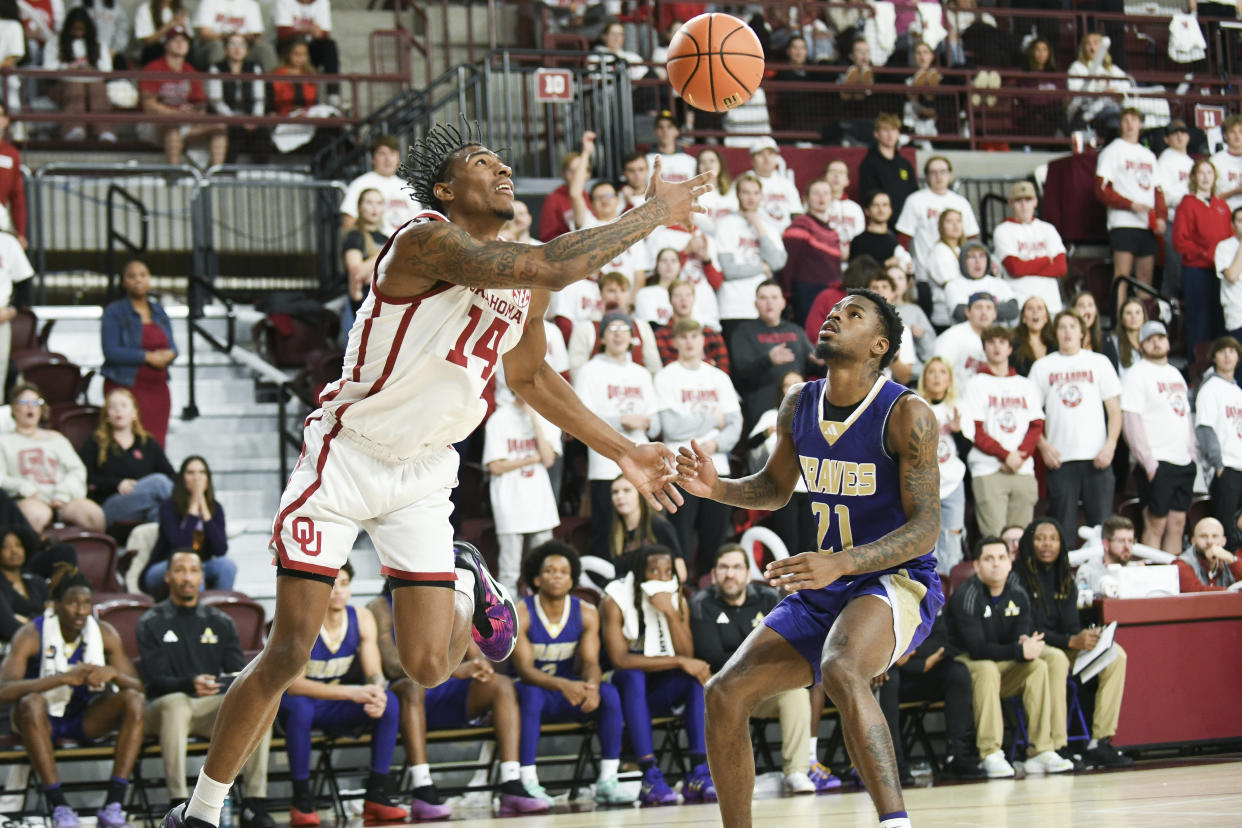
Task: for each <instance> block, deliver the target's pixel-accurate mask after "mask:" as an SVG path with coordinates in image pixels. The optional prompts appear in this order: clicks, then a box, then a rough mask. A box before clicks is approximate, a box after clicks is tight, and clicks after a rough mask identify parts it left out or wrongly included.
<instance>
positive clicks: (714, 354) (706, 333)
mask: <svg viewBox="0 0 1242 828" xmlns="http://www.w3.org/2000/svg"><path fill="white" fill-rule="evenodd" d="M704 290H707V288H704ZM694 291H695V287H694V285H692V284H691V283H690V282H688V281H686V280H685V279H674V280H673V281H672V282H670V283H669V286H668V302H669V304H670V305H672V306H673V318H672V319H671V320H669V323H668V324H667V325H661V326H660V327H658V328H656V329H655V340H656V347H657V348H659V349H660V362H661V363H662V364H664V365H668V364H669V363H670V362H676V361H677V349H676V348H675V347H673V326H674V325H676V324H677V323H678V321H680V320H682V319H694ZM696 321H699V322H700V323H701V320H696ZM703 361H704V362H706V363H707V364H708V365H711V366H713V367H715V368H719V369H720V370H721V371H724V372H725V373H726V374H727V373H729V350H728V348H727V347H726V346H725V341H724V337H723V336H721V335H720V331H717V330H713V329H711V328H704V329H703Z"/></svg>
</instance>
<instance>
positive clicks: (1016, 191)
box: [1009, 181, 1038, 201]
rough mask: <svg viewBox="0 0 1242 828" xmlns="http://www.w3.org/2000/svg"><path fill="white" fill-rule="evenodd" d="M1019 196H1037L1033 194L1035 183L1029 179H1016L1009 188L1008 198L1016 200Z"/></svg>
mask: <svg viewBox="0 0 1242 828" xmlns="http://www.w3.org/2000/svg"><path fill="white" fill-rule="evenodd" d="M1020 198H1038V196H1037V195H1036V194H1035V185H1034V184H1032V183H1031V182H1029V181H1018V182H1016V183H1014V185H1013V186H1012V187H1010V188H1009V200H1010V201H1017V200H1018V199H1020Z"/></svg>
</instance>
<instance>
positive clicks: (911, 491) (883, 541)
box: [842, 398, 940, 574]
mask: <svg viewBox="0 0 1242 828" xmlns="http://www.w3.org/2000/svg"><path fill="white" fill-rule="evenodd" d="M903 405H904V406H905V407H906V408H908V409H909V413H910V416H909V420H910V423H909V434H908V436H907V440H906V445H905V446H904V448H899V450H898V452H899V458H898V462H899V468H900V472H901V500H902V503H903V504H904V505H905V507H906V523H905V525H903V526H901V527H899V528H897V529H895V530H893V531H892V532H889V533H888V534H887V535H885V536H884V537H882V538H880V539H879V540H877V541H874V542H873V543H868V544H864V545H862V546H855V547H854V548H853V549H850V550H849V551H847V552H844V553H842V554H845V555H848V560H849V571H850V573H851V574H859V573H862V572H876V571H878V570H881V569H886V568H888V567H890V566H896V565H897V564H900V563H904V562H906V561H908V560H910V559H911V558H915V557H918V556H919V555H922V554H923V553H924V552H927V551H928V550H930V549H931V548H932V547H933V546H934V545H935V542H936V538H937V536H938V535H939V534H940V463H939V460H938V459H937V456H936V447H937V443H938V441H939V435H940V427H939V425H938V424H937V422H936V415H935V414H933V413H932V410H931V408H930V407H928V406H927V405H925V404H924V403H923V402H922V401H920V400H915V399H913V398H912V399H911V400H910V401H908V402H905V403H903ZM900 419H903V420H904V419H906V418H905V417H902V418H900ZM892 422H893V420H892V419H890V420H889V423H890V426H889V427H890V428H892V425H891V424H892ZM899 439H900V438H895V439H894V440H893V442H895V443H898V445H900V443H899Z"/></svg>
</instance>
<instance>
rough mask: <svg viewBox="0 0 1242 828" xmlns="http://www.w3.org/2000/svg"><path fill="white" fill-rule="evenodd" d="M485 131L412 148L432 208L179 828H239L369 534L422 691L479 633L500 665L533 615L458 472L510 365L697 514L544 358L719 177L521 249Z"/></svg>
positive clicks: (276, 543)
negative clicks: (233, 813) (232, 827)
mask: <svg viewBox="0 0 1242 828" xmlns="http://www.w3.org/2000/svg"><path fill="white" fill-rule="evenodd" d="M476 132H477V130H476V129H471V128H469V127H467V128H466V129H465V130H464V134H463V131H459V130H457V129H455V128H451V127H443V126H436V127H433V128H432V129H430V130H429V131H428V133H427V135H426V136H425V137H424V138H423V139H421V140H420V141H418V142H417V143H416V144H415V145H414V146H413V148H412V149H411V151H410V156H409V159H408V162H407V164H406V166H405V167H404V168H403V173H404V175H405V177H406V180H407V181H409V182H410V185H411V190H412V193H413V196H414V198H416V199H417V200H418V201H419V202H420V203H421V204H423V205H425V206H426V207H427V208H428V209H425V210H424V211H423V212H421V213H419V215H417V216H416V217H415V218H413V219H411V220H410V221H409V222H407V223H406V224H404V225H403V226H402V227H400V228H398V230H397V231H396V233H394V234H393V236H392V237H391V238H390V239H389V240H388V243H387V244H386V245H385V246H384V249H383V250H382V251H381V252H380V254H379V256H378V258H377V260H376V264H375V273H374V276H373V278H372V283H371V292H370V295H369V296H368V297H367V299H366V300H365V301H364V302H363V304H362V307H361V308H359V309H358V315H357V319H356V321H355V323H354V326H353V328H352V329H350V333H349V345H348V347H347V348H346V351H345V364H344V371H343V373H342V376H341V379H340V380H338V381H337V382H335V383H333V384H332V385H330V386H328V387H327V388H325V389H324V392H323V394H322V395H321V396H320V399H319V406H320V407H319V409H318V410H317V411H316V412H314V413H313V414H312V415H311V416H310V417H308V418H307V421H306V427H305V436H304V442H303V450H302V456H301V458H300V459H299V460H298V465H297V466H296V467H295V468H294V470H293V473H292V475H290V478H289V483H288V484H287V486H286V488H285V493H284V495H283V496H282V497H281V501H280V511H279V513H278V514H277V516H276V520H275V522H274V526H273V532H272V542H271V550H272V554H273V557H274V558H275V560H276V565H277V574H278V575H279V576H280V577H278V578H277V581H276V583H277V587H276V611H275V621H274V623H273V625H272V633H271V636H270V637H269V638H268V640H267V645H266V646H265V647H264V649H263V652H262V653H261V654H260V655H259V656H258V658H256V659H255V660H254V661H252V662H251V663H250V664H249V666H247V668H246V669H245V670H244V671H243V672H242V674H241V676H239V677H238V678H237V680H236V681H234V682H233V685H232V686H231V687H230V688H229V692H228V695H227V696H226V697H225V699H224V703H223V704H222V705H221V707H220V712H219V715H218V716H217V717H216V723H215V729H214V731H213V734H212V740H211V749H210V750H209V751H208V753H207V760H206V762H205V764H204V766H203V770H202V772H201V773H200V774H199V778H198V784H197V785H196V786H195V788H194V794H193V796H192V797H191V798H190V801H189V802H188V803H187V804H186V805H184V806H178V807H176V808H174V809H173V810H172V811H170V812H169V813H168V814H167V816H165V818H164V821H163V823H162V824H163V828H186V827H187V826H188V828H213V827H214V826H216V825H218V824H219V821H220V810H221V807H222V806H223V803H224V798H225V796H226V794H227V793H228V790H229V786H230V785H231V784H232V782H233V779H234V778H235V777H236V776H237V773H238V772H239V771H240V769H241V766H242V764H243V762H244V761H245V760H246V757H247V756H248V755H249V754H250V752H251V751H252V750H254V748H255V746H256V745H257V744H258V742H259V739H260V738H261V736H262V734H263V733H264V732H265V731H266V730H267V729H268V728H269V727H270V726H271V723H272V719H273V718H274V717H275V715H276V708H277V705H278V704H279V701H280V697H281V694H282V693H283V692H284V691H285V689H286V688H288V686H289V685H290V684H291V683H292V682H293V681H294V679H296V678H297V677H298V676H300V675H302V674H303V672H304V670H305V667H306V662H307V659H308V657H309V655H310V651H311V647H312V645H313V644H314V642H315V638H316V636H317V635H318V634H319V629H320V626H321V624H322V623H323V619H324V613H325V612H326V610H327V606H328V597H329V595H330V593H331V591H332V584H333V583H334V581H335V578H336V573H337V571H338V570H339V569H340V567H341V565H342V564H344V562H345V560H346V559H347V558H348V556H349V552H350V550H351V549H352V547H353V542H354V539H355V538H356V536H357V533H358V530H359V529H360V528H361V529H365V530H366V532H367V534H368V535H370V537H371V540H372V541H373V542H374V544H375V549H376V553H377V554H378V556H379V558H380V562H381V564H382V566H381V570H380V571H381V572H382V573H383V574H385V575H386V576H388V578H389V583H390V584H391V585H392V587H393V593H394V597H393V617H394V621H395V623H394V627H395V630H396V635H397V649H398V651H399V654H400V657H401V664H402V666H403V667H404V669H405V671H406V673H407V674H408V675H409V676H410V677H411V678H412V679H413V680H414V681H416V682H418V683H419V684H421V685H423V686H424V687H434V686H436V685H438V684H440V683H441V682H442V681H444V680H445V679H446V678H448V676H449V674H450V673H451V672H452V670H453V669H454V668H455V667H456V666H457V665H458V664H459V663H460V662H461V660H462V655H463V654H464V653H465V650H466V644H467V642H468V641H469V640H470V639H471V637H473V638H474V640H475V642H476V643H477V644H478V646H479V648H480V650H482V652H483V653H484V655H486V656H487V657H488V658H490V659H492V660H493V661H500V660H503V659H504V658H506V657H507V656H508V655H509V653H510V652H511V651H512V649H513V642H514V641H515V639H516V633H517V610H516V608H515V606H514V604H513V601H512V599H511V598H510V597H509V596H508V593H507V591H506V590H505V589H504V587H503V586H501V585H500V584H499V583H498V582H496V581H495V579H494V578H492V577H491V575H490V574H489V573H488V572H487V568H486V566H485V565H484V564H483V559H482V557H481V556H480V555H479V554H478V552H477V550H474V549H473V548H471V547H469V545H468V544H467V545H464V548H462V549H461V550H460V551H458V552H456V553H455V550H454V545H453V530H452V526H451V525H450V523H449V517H450V515H451V513H452V504H451V502H450V500H449V494H450V492H451V491H452V488H453V486H454V485H455V484H456V477H457V465H458V461H457V455H456V452H454V451H453V450H452V448H451V447H452V445H453V444H454V443H456V442H458V441H460V440H462V439H464V438H465V437H466V435H468V434H469V433H470V432H471V431H473V430H474V429H475V427H476V426H478V424H479V422H480V421H481V420H482V419H483V414H484V412H485V411H486V406H484V404H483V403H482V401H481V400H480V399H479V396H480V394H481V393H482V391H483V388H484V386H485V385H486V384H487V381H488V380H489V379H490V378H491V376H492V373H493V372H494V371H495V370H496V363H497V362H498V361H499V360H500V359H501V358H503V359H504V369H505V376H506V378H507V380H508V383H509V386H510V387H511V388H512V389H513V390H514V392H515V393H517V394H519V395H520V396H521V397H522V399H524V400H526V401H527V403H528V404H529V405H530V406H531V407H532V408H534V409H535V410H536V411H538V412H539V413H540V414H542V415H543V416H544V417H545V418H547V419H548V420H550V421H551V422H553V423H555V424H556V425H558V426H560V427H561V429H563V430H564V431H566V432H568V433H569V434H572V435H573V436H575V437H577V438H578V439H580V440H582V442H584V443H586V444H587V445H588V446H590V447H591V448H592V449H594V450H595V451H597V452H599V453H600V454H602V455H604V456H605V457H608V458H609V459H611V460H613V461H614V462H616V463H618V464H619V465H620V467H621V469H622V471H623V472H624V473H625V474H626V476H627V477H629V479H630V480H631V482H633V483H634V485H635V487H636V488H638V489H639V491H641V492H643V494H644V495H645V496H647V498H648V499H649V500H650V501H651V502H652V504H653V505H654V506H655V507H656V508H660V506H661V505H663V506H664V507H667V508H670V509H675V508H676V504H677V503H678V502H680V499H681V498H680V495H679V494H678V493H677V491H676V489H675V488H674V487H673V480H674V478H675V477H676V473H675V472H674V471H673V470H672V469H671V468H670V466H671V463H672V457H673V455H672V452H671V451H669V450H668V448H667V447H665V446H662V445H658V444H654V445H635V444H634V443H632V442H631V441H630V440H628V439H626V438H625V437H624V436H623V435H622V434H620V433H619V432H618V431H617V430H616V428H614V427H613V426H612V425H610V424H609V423H607V422H605V421H604V420H602V419H600V418H599V417H597V416H596V415H595V414H593V413H592V412H591V411H589V410H588V409H587V408H586V406H584V405H583V404H582V402H581V401H580V400H579V399H578V397H577V396H576V395H575V394H574V392H573V389H572V388H570V386H569V384H568V383H566V382H565V381H564V380H563V379H561V377H560V375H559V374H557V373H556V371H554V370H553V369H552V368H551V367H549V366H548V365H547V363H546V362H545V361H544V356H545V354H546V352H547V345H546V341H545V339H544V327H543V315H544V311H545V310H546V309H547V306H548V301H549V296H550V291H553V290H560V289H561V288H563V287H565V286H566V285H568V284H570V283H571V282H574V281H577V280H578V279H582V278H584V277H586V276H587V275H588V274H590V273H593V272H594V271H596V270H598V269H599V268H600V267H602V266H603V265H604V264H606V263H607V262H610V261H612V260H613V259H614V258H616V257H617V256H618V255H620V254H621V252H622V251H624V250H627V249H629V248H630V247H631V246H633V245H634V244H635V243H637V242H638V241H640V240H642V239H643V238H645V237H646V236H647V235H648V234H649V233H651V231H652V230H654V229H655V228H657V227H659V226H662V225H667V224H677V225H682V226H689V222H690V221H691V220H692V219H691V214H692V213H694V212H699V211H701V208H699V207H698V206H697V205H696V204H695V202H694V200H695V198H696V197H697V196H699V195H701V194H703V193H705V192H707V191H708V190H709V189H710V186H711V185H710V184H709V183H708V182H709V181H710V178H711V176H710V175H709V174H708V175H703V176H699V177H697V178H693V179H690V180H689V181H683V182H680V183H677V184H670V183H669V182H667V181H664V180H663V178H661V176H660V175H659V170H658V169H656V170H653V174H652V176H651V184H650V186H649V187H648V191H647V201H646V203H644V204H643V205H642V206H640V207H636V208H634V209H633V210H630V211H629V212H627V213H626V214H625V215H623V216H621V217H620V218H618V219H616V220H615V221H612V222H609V223H608V224H605V225H603V226H600V227H594V228H590V229H587V230H580V231H578V232H575V233H567V234H565V235H564V236H561V237H559V238H557V239H554V240H553V241H551V242H549V243H548V244H545V245H542V246H538V247H531V246H529V245H525V244H516V243H510V242H504V241H500V240H499V234H500V229H501V227H502V226H503V225H504V223H505V222H506V221H508V220H509V219H511V218H513V198H514V188H513V171H512V170H511V169H510V168H509V166H508V165H507V164H505V163H504V162H503V161H502V160H501V159H500V157H499V156H498V155H496V153H494V152H492V151H491V150H490V149H488V148H487V147H485V146H484V145H483V143H482V140H481V139H480V137H479V136H478V135H477V134H476ZM527 320H531V322H532V324H530V325H527V324H526V322H527Z"/></svg>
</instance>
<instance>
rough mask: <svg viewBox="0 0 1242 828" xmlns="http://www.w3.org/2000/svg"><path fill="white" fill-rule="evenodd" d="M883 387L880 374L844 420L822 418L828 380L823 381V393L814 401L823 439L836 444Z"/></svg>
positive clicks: (829, 443)
mask: <svg viewBox="0 0 1242 828" xmlns="http://www.w3.org/2000/svg"><path fill="white" fill-rule="evenodd" d="M883 387H884V377H883V376H881V377H880V378H879V379H877V380H876V381H875V385H873V386H871V390H870V391H868V392H867V396H865V397H863V401H862V402H861V403H859V404H858V407H857V408H855V409H854V411H853V413H851V414H850V416H849V417H847V418H846V420H845V422H841V421H839V420H825V419H824V400H825V399H826V398H827V396H828V382H827V381H825V382H824V393H822V394H820V395H819V399H818V400H817V401H816V411H815V414H816V417H815V419H816V421H817V422H818V423H819V431H820V433H821V434H823V435H824V440H825V441H827V443H828V445H830V446H832V445H836V442H837V440H840V439H841V438H842V437H844V436H845V432H846V431H848V430H849V427H850V426H852V425H853V424H854V421H855V420H857V419H858V418H859V417H860V416H862V413H863V412H864V411H866V410H867V406H869V405H871V401H872V400H874V399H875V397H876V394H879V393H880V389H881V388H883Z"/></svg>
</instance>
